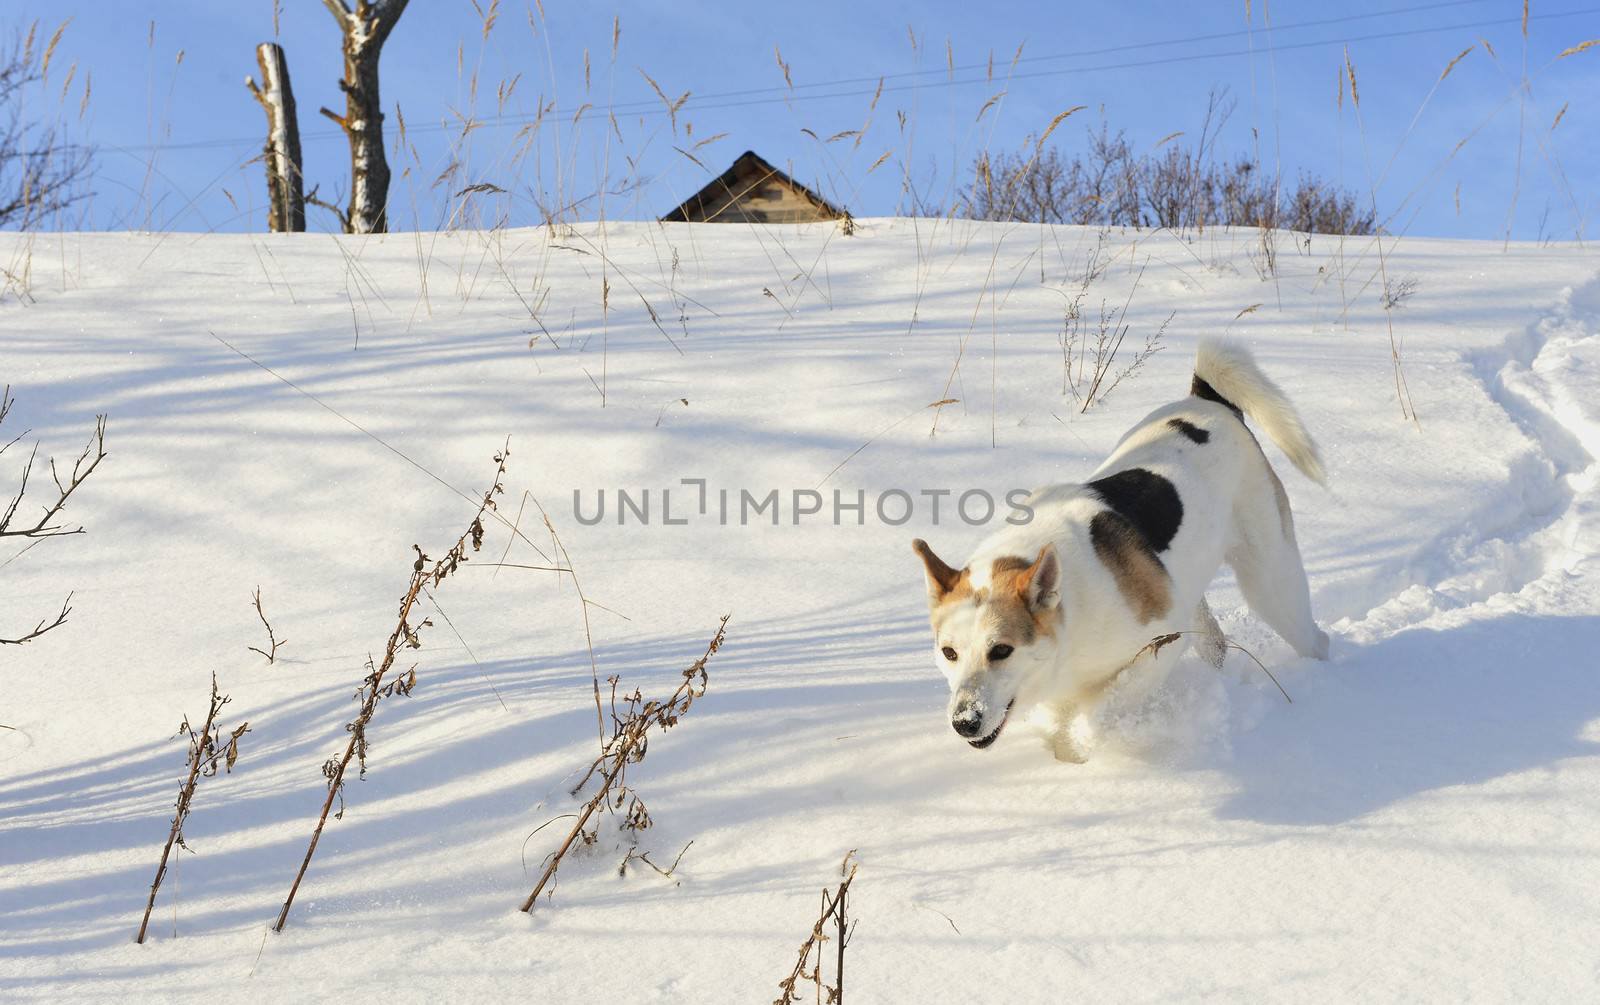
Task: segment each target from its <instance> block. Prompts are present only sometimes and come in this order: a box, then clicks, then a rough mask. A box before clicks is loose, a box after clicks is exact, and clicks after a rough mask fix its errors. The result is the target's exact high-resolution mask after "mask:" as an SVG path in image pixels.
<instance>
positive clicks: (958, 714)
mask: <svg viewBox="0 0 1600 1005" xmlns="http://www.w3.org/2000/svg"><path fill="white" fill-rule="evenodd" d="M950 725H951V726H953V727H955V731H956V732H957V733H960V734H961V735H962V736H964V737H967V738H968V739H971V738H972V737H974V736H977V735H978V733H979V732H981V731H982V729H983V709H981V708H980V707H978V704H977V703H976V702H974V701H971V700H970V699H965V698H963V699H962V700H961V701H959V702H957V703H956V707H955V709H954V711H952V712H951V713H950Z"/></svg>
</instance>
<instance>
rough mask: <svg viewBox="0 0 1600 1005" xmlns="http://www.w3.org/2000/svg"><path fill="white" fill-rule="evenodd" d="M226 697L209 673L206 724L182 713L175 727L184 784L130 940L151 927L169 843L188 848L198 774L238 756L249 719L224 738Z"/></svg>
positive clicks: (141, 938)
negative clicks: (220, 720) (185, 753)
mask: <svg viewBox="0 0 1600 1005" xmlns="http://www.w3.org/2000/svg"><path fill="white" fill-rule="evenodd" d="M228 701H229V698H228V696H227V695H225V694H219V693H218V691H217V675H216V674H215V673H213V674H212V675H211V708H210V710H209V711H207V712H206V722H205V725H204V726H202V727H200V731H199V732H198V733H197V732H195V730H194V727H193V726H191V725H189V719H188V717H187V716H185V717H184V720H183V724H182V725H180V726H179V727H178V735H179V736H184V735H185V734H187V735H188V737H189V775H188V777H187V778H185V779H184V780H183V785H182V787H181V788H179V789H178V806H177V811H176V812H175V813H174V814H173V816H172V830H171V831H169V832H168V834H167V843H166V846H165V847H163V848H162V849H161V864H160V865H158V866H157V867H156V878H155V882H153V883H151V884H150V899H149V900H148V901H146V902H145V905H144V919H143V920H142V921H140V922H139V935H138V937H137V938H135V939H134V940H133V941H135V942H137V943H139V944H140V945H143V944H144V936H145V932H146V930H148V929H149V927H150V912H151V911H153V910H154V909H155V906H156V893H157V892H158V891H159V890H160V889H161V881H162V880H163V879H165V878H166V875H167V859H168V858H170V857H171V855H172V846H173V845H178V846H179V847H181V848H184V849H188V847H189V846H188V845H187V844H184V841H183V824H184V821H185V820H187V819H189V809H190V806H191V805H192V803H193V802H194V790H195V787H196V786H197V785H199V784H200V779H201V778H209V777H211V776H212V775H215V774H216V773H217V768H218V767H219V766H220V767H221V768H222V769H223V770H224V771H228V772H230V773H231V772H232V771H233V765H234V763H235V762H237V761H238V760H239V737H241V736H243V735H244V734H246V733H248V732H249V731H250V724H249V723H248V722H246V723H241V724H240V725H239V726H238V728H236V729H234V730H233V732H231V733H229V734H227V739H226V740H224V739H223V733H222V731H221V730H220V729H219V728H218V726H217V715H218V713H220V712H221V711H222V706H224V705H226V704H227V703H228Z"/></svg>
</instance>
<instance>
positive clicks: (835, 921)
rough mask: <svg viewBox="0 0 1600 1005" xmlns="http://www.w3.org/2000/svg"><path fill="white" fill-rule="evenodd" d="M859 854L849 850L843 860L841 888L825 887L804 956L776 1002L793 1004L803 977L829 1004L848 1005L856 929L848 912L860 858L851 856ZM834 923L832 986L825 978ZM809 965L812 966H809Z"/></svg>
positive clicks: (802, 950) (803, 946)
mask: <svg viewBox="0 0 1600 1005" xmlns="http://www.w3.org/2000/svg"><path fill="white" fill-rule="evenodd" d="M854 855H855V851H854V849H852V850H851V851H848V852H846V853H845V856H844V861H843V862H841V863H839V872H840V874H841V875H843V876H844V879H843V880H841V881H840V883H839V885H838V887H837V888H835V889H833V890H823V891H822V911H821V913H820V914H818V915H817V923H816V924H815V925H812V926H811V934H810V935H809V936H807V937H806V941H804V942H802V943H801V944H800V957H799V959H797V960H796V961H795V964H794V969H793V970H791V971H790V972H789V976H788V977H785V978H784V979H783V980H781V981H779V982H778V988H779V989H780V991H781V992H782V993H781V994H779V995H778V997H777V998H775V999H774V1000H773V1003H772V1005H793V1003H794V1002H798V1001H800V992H799V991H798V990H796V985H798V984H799V983H800V982H801V981H809V982H810V983H812V984H814V985H816V988H817V999H818V1000H819V1001H826V1002H828V1003H829V1005H844V950H845V947H846V946H848V945H849V944H850V934H851V932H853V931H854V929H853V928H851V926H850V923H849V917H848V915H847V903H848V901H849V897H850V884H851V883H852V882H854V881H855V878H856V866H857V863H856V862H852V861H851V858H852V857H853V856H854ZM830 922H831V923H832V925H833V929H834V935H833V940H834V942H835V944H836V947H837V949H838V953H837V958H836V962H835V964H834V980H833V984H832V986H829V985H828V984H826V983H824V982H823V979H822V948H823V943H825V942H827V941H828V938H829V937H828V934H827V929H828V926H829V924H830ZM808 968H809V969H808Z"/></svg>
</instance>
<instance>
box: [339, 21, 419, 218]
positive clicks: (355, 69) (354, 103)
mask: <svg viewBox="0 0 1600 1005" xmlns="http://www.w3.org/2000/svg"><path fill="white" fill-rule="evenodd" d="M408 2H409V0H355V9H354V10H352V9H351V8H350V6H349V2H348V0H323V3H324V5H326V6H327V8H328V10H329V12H330V13H332V14H333V16H334V19H335V20H336V21H338V22H339V30H340V31H341V32H342V33H343V34H344V79H343V80H341V81H340V82H339V89H340V90H341V91H343V92H344V102H345V112H344V114H343V115H335V114H334V113H333V112H331V111H329V110H328V109H326V108H324V109H322V114H323V115H326V116H327V117H328V118H330V119H332V120H333V121H335V122H337V123H339V128H341V129H343V130H344V133H345V136H347V137H348V138H349V140H350V205H349V208H348V209H347V210H346V211H345V213H344V229H345V232H346V233H350V234H381V233H384V232H385V231H387V230H388V229H389V211H388V200H389V161H388V159H387V158H386V157H385V156H384V153H383V106H382V103H381V101H380V100H379V97H378V57H379V55H380V54H381V53H382V51H383V43H384V42H385V40H387V39H388V37H389V32H391V31H393V30H394V26H395V22H397V21H399V20H400V15H401V14H403V13H404V12H405V9H406V4H407V3H408Z"/></svg>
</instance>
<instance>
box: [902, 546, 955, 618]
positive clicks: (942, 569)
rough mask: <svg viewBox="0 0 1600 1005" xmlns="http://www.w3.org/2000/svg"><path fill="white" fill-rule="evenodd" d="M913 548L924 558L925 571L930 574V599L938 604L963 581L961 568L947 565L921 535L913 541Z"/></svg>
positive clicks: (923, 566)
mask: <svg viewBox="0 0 1600 1005" xmlns="http://www.w3.org/2000/svg"><path fill="white" fill-rule="evenodd" d="M911 550H912V551H914V552H916V553H917V555H918V557H920V558H921V559H922V568H923V571H924V572H926V573H927V575H928V599H929V600H931V601H933V602H934V603H936V604H937V603H938V602H939V601H941V600H943V599H944V598H945V596H946V594H948V593H949V592H950V591H951V590H953V589H955V588H956V584H957V583H959V582H960V581H961V570H960V569H952V568H950V566H948V565H946V564H945V563H944V560H943V559H942V558H940V557H939V556H938V555H935V554H934V553H933V549H932V548H930V547H928V542H926V541H924V540H923V539H922V538H920V537H919V538H917V539H916V540H914V541H912V542H911Z"/></svg>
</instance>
